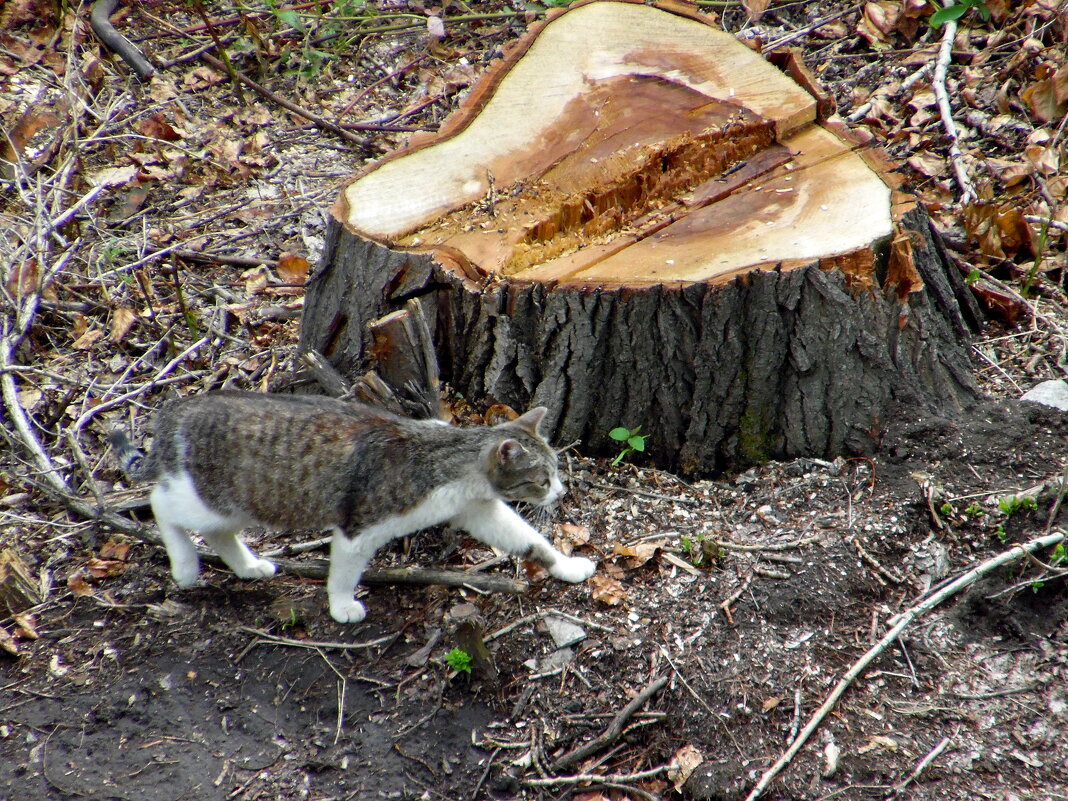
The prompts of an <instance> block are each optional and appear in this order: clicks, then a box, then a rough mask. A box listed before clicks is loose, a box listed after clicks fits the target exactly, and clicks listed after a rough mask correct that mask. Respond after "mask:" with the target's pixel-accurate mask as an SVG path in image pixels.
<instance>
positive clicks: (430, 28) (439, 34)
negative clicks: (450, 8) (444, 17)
mask: <svg viewBox="0 0 1068 801" xmlns="http://www.w3.org/2000/svg"><path fill="white" fill-rule="evenodd" d="M426 32H427V33H428V34H430V36H431V37H432V38H434V39H438V40H441V39H444V38H445V23H444V22H442V21H441V17H436V16H430V17H427V18H426Z"/></svg>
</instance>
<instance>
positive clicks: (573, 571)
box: [451, 501, 597, 584]
mask: <svg viewBox="0 0 1068 801" xmlns="http://www.w3.org/2000/svg"><path fill="white" fill-rule="evenodd" d="M451 523H452V525H453V526H456V527H457V528H462V529H464V530H465V531H467V532H469V533H470V534H471V535H472V536H473V537H474V538H475V539H477V540H479V541H481V542H484V543H486V544H487V545H491V546H493V547H494V548H499V549H500V550H502V551H507V552H508V553H512V554H515V555H516V556H521V557H523V558H524V559H530V560H531V561H532V562H537V563H538V564H540V565H544V566H545V568H546V569H548V571H549V573H550V574H551V575H552V576H554V577H555V578H558V579H560V580H561V581H568V582H571V583H572V584H577V583H578V582H580V581H585V580H586V579H588V578H589V577H590V576H592V575H593V572H594V570H596V569H597V565H596V564H594V563H593V562H592V561H590V560H589V559H586V558H585V557H582V556H565V555H564V554H562V553H560V552H559V551H558V550H556V548H554V547H553V546H552V543H550V542H549V541H548V540H547V539H545V537H543V536H542V535H541V534H540V533H538V531H537V530H536V529H535V528H534V527H533V526H531V525H530V524H529V523H527V521H526V520H524V519H523V518H522V517H520V516H519V514H518V513H517V512H516V511H515V510H513V509H512V508H511V507H510V506H508V505H507V504H506V503H504V502H503V501H483V502H480V503H476V504H472V505H470V506H468V507H467V508H466V509H465V510H464V511H463V512H461V513H460V514H459V515H457V516H456V517H454V518H453V519H452V521H451Z"/></svg>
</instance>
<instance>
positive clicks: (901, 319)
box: [302, 211, 979, 473]
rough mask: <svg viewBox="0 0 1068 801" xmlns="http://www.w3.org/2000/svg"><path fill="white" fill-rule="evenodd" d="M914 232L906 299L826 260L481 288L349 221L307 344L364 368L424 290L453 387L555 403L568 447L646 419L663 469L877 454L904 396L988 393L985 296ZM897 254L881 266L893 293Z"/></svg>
mask: <svg viewBox="0 0 1068 801" xmlns="http://www.w3.org/2000/svg"><path fill="white" fill-rule="evenodd" d="M901 227H902V231H900V232H899V237H898V238H899V239H900V237H901V236H902V235H908V239H909V241H910V242H911V250H912V253H911V262H912V264H914V265H915V267H916V271H917V272H918V273H919V275H920V277H921V278H922V279H923V282H924V286H923V287H922V288H920V289H919V291H914V292H911V293H908V294H905V295H904V297H903V298H901V297H900V295H899V292H902V293H905V292H907V287H906V289H905V290H899V289H898V288H894V287H890V288H885V289H884V288H879V287H876V288H873V289H866V288H863V287H859V288H858V287H856V286H854V287H852V288H851V287H850V286H849V282H848V279H847V277H846V276H845V275H844V274H843V273H842V272H840V271H837V270H830V271H827V270H824V269H821V267H820V265H819V264H818V263H813V264H812V265H809V266H805V267H800V268H794V269H791V270H788V271H785V272H783V271H779V270H773V271H759V270H758V271H753V272H750V273H748V274H746V275H743V276H740V277H738V278H736V279H734V280H733V281H731V282H730V283H727V284H723V285H710V284H689V285H657V286H651V287H634V288H628V287H621V288H619V287H617V288H609V287H575V286H572V287H569V286H555V287H551V286H546V285H544V284H539V283H518V282H507V281H503V282H494V283H492V284H488V285H486V286H480V285H478V284H476V283H475V282H473V281H471V280H470V279H469V278H467V277H466V276H463V275H462V274H460V273H459V272H458V271H457V270H456V269H455V267H452V268H451V269H449V268H446V267H444V266H442V265H438V264H436V263H435V262H434V261H433V260H432V259H431V257H429V256H427V255H422V254H410V253H403V252H395V251H391V250H390V249H388V248H386V247H383V246H380V245H377V244H374V243H371V242H368V241H364V240H360V239H359V238H357V237H355V236H353V235H352V234H350V233H348V232H347V231H345V230H344V229H343V228H342V226H341V225H340V224H338V223H336V222H335V223H332V225H331V235H330V239H329V247H328V249H327V251H326V253H325V255H324V259H323V262H322V265H321V269H320V271H319V273H318V275H317V276H316V278H315V280H314V281H313V282H312V286H311V288H310V289H309V292H308V296H307V299H306V302H305V309H304V328H303V331H302V345H303V346H304V347H306V348H315V349H317V350H320V351H322V352H323V353H325V354H326V355H327V356H328V357H329V358H330V360H331V361H332V363H333V364H334V365H335V366H337V367H338V368H339V369H340V370H341V371H342V372H343V373H348V374H354V371H357V370H360V369H362V366H363V365H364V364H365V362H366V355H367V353H368V345H369V340H368V336H367V333H366V331H365V325H366V324H367V323H368V322H370V321H371V320H374V319H376V318H378V317H380V316H381V315H383V314H385V313H387V312H389V311H391V310H393V309H396V308H399V307H401V306H402V305H403V302H404V300H405V299H407V298H409V297H413V296H423V305H424V309H425V310H426V311H427V313H428V315H429V316H430V317H431V318H432V319H431V328H432V329H433V331H434V340H435V343H436V349H437V355H438V359H439V362H440V367H441V373H442V379H443V380H444V381H446V382H448V383H449V384H451V385H452V386H453V387H454V388H455V389H457V390H459V391H460V392H462V393H463V394H464V395H465V396H466V397H467V398H469V399H472V400H475V401H484V402H486V403H489V402H500V403H506V404H508V405H510V406H512V407H514V408H516V409H520V410H521V409H525V408H527V407H529V406H534V405H544V406H547V407H548V408H549V413H548V415H547V416H546V419H545V423H544V424H543V430H545V431H546V432H548V433H549V434H550V435H551V436H552V437H553V438H554V439H555V440H557V441H560V442H568V441H572V440H581V441H582V442H583V443H584V444H585V446H586V447H587V448H588V449H589V450H592V451H594V452H600V453H605V454H608V453H612V452H615V451H617V450H618V443H616V442H614V441H613V440H611V439H610V438H609V437H608V432H609V431H610V430H611V429H612V428H615V427H617V426H620V425H622V426H627V427H634V426H637V425H639V424H640V425H641V426H642V432H643V433H646V434H649V439H648V441H647V448H648V453H649V455H650V456H651V457H652V458H653V459H654V460H655V462H656V463H657V464H659V465H661V466H663V467H666V468H669V469H679V470H682V471H684V472H687V473H697V472H708V471H712V470H716V469H721V468H723V467H726V466H728V465H734V466H739V465H745V464H751V463H755V462H759V461H762V460H765V459H769V458H780V459H781V458H791V457H796V456H805V455H807V456H819V457H834V456H837V455H840V454H846V455H855V454H866V453H870V452H872V451H873V450H874V449H875V447H876V446H877V445H878V442H879V437H880V434H881V431H882V429H883V426H884V425H885V423H886V421H887V417H888V415H889V413H890V410H891V408H892V407H893V406H894V404H897V403H903V404H907V405H912V406H917V407H919V408H921V409H924V410H930V411H934V412H938V413H941V414H952V413H953V412H955V411H956V410H959V409H961V408H963V407H965V406H967V405H968V404H969V403H971V402H972V401H973V400H975V399H976V398H977V397H978V389H977V387H976V384H975V382H974V380H973V378H972V376H971V372H970V365H969V359H968V355H967V339H968V334H969V331H970V329H971V328H973V327H974V326H975V324H976V321H977V320H978V318H979V314H978V311H977V309H976V307H975V305H974V301H973V300H972V299H971V295H970V293H969V292H968V289H967V287H965V286H964V285H963V283H962V282H961V280H960V276H959V274H958V272H957V271H956V270H955V268H954V267H953V266H952V265H951V264H950V263H949V262H948V260H947V258H946V255H945V252H944V250H943V249H942V248H941V246H940V243H939V242H938V241H937V239H936V238H935V237H934V236H933V235H932V233H931V230H930V228H929V223H928V220H927V218H926V216H925V215H924V214H923V213H922V212H921V211H913V212H910V213H909V214H907V215H905V217H904V218H903V220H902V222H901ZM889 249H890V248H889V246H887V247H884V248H882V250H883V251H887V252H883V253H880V254H879V255H878V257H877V259H879V260H881V262H880V263H879V264H877V271H876V272H877V275H878V276H879V278H880V281H884V282H885V283H886V284H890V283H891V282H890V281H889V280H887V276H888V275H889V273H890V272H891V270H890V268H889V267H888V266H887V262H888V260H889V258H890V257H889V253H888V251H889Z"/></svg>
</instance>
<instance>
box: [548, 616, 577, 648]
mask: <svg viewBox="0 0 1068 801" xmlns="http://www.w3.org/2000/svg"><path fill="white" fill-rule="evenodd" d="M545 628H546V629H548V631H549V636H550V637H552V638H553V642H554V643H556V647H557V648H566V647H567V646H569V645H574V644H575V643H577V642H582V641H583V640H584V639H586V630H585V629H584V628H582V626H579V625H576V624H574V623H572V622H571V621H570V620H565V619H564V618H562V617H555V616H553V615H548V616H546V618H545Z"/></svg>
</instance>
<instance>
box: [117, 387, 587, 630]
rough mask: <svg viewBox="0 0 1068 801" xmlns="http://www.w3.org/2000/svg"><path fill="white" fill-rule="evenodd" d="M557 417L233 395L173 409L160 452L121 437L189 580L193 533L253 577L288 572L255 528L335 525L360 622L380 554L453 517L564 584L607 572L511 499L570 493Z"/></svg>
mask: <svg viewBox="0 0 1068 801" xmlns="http://www.w3.org/2000/svg"><path fill="white" fill-rule="evenodd" d="M545 413H546V409H545V408H544V407H537V408H534V409H531V410H530V411H528V412H527V413H526V414H524V415H522V416H520V417H518V418H517V419H515V420H512V421H510V422H504V423H501V424H499V425H496V426H475V427H469V428H466V427H465V428H458V427H455V426H450V425H447V424H445V423H444V422H442V421H440V420H411V419H407V418H404V417H400V416H397V415H394V414H391V413H389V412H386V411H383V410H380V409H376V408H374V407H370V406H365V405H363V404H359V403H352V402H343V401H339V400H335V399H332V398H326V397H319V396H301V395H269V394H259V393H254V392H236V391H220V392H208V393H204V394H201V395H196V396H192V397H189V398H185V399H182V400H179V401H175V402H173V403H170V404H168V405H165V406H164V407H163V408H162V409H161V410H160V412H159V413H158V415H157V417H156V422H155V430H154V434H153V439H152V446H151V449H150V451H149V453H148V455H147V456H146V455H145V454H144V453H142V452H141V451H139V450H138V449H137V448H135V447H134V446H133V445H132V444H131V443H130V440H129V439H128V438H127V436H126V434H125V432H123V431H122V430H115V431H113V432H112V433H111V434H110V436H109V439H110V441H111V444H112V447H113V449H114V451H115V453H116V455H117V457H118V459H119V461H120V464H121V465H122V468H123V470H124V471H125V472H126V474H127V475H128V476H129V477H130V478H131V479H132V480H139V481H155V482H156V484H155V488H154V489H153V490H152V493H151V496H150V499H151V504H152V513H153V515H154V516H155V518H156V524H157V525H158V526H159V531H160V535H161V537H162V539H163V543H164V545H165V546H166V549H167V555H168V556H169V558H170V565H171V574H172V575H173V577H174V580H175V582H176V583H177V584H178V586H179V587H188V586H190V585H192V584H194V583H195V582H196V581H197V578H198V576H199V575H200V559H199V557H198V555H197V552H196V548H195V547H194V545H193V542H192V541H191V540H190V538H189V533H190V532H195V533H198V534H200V535H201V536H203V537H204V539H205V541H206V542H207V543H208V544H209V545H210V546H211V547H212V548H214V549H215V551H216V553H218V554H219V556H220V557H221V558H222V560H223V561H224V562H225V563H226V564H227V565H228V566H229V567H230V569H231V570H233V571H234V573H236V574H237V575H238V576H240V577H241V578H246V579H252V578H268V577H270V576H272V575H274V572H275V566H274V564H273V563H271V562H270V561H268V560H267V559H263V558H260V557H259V556H257V555H256V554H255V553H253V552H252V551H251V550H250V549H249V548H248V546H247V545H245V544H244V543H243V542H242V541H241V539H240V537H239V533H240V531H241V530H242V529H243V528H245V527H247V526H250V525H256V524H259V525H263V526H265V527H268V528H272V529H295V528H298V529H330V530H332V532H333V541H332V544H331V552H330V570H329V573H328V576H327V582H326V589H327V596H328V599H329V605H330V615H331V616H332V617H333V618H334V620H336V621H338V622H339V623H359V622H360V621H362V620H363V619H364V618H365V616H366V614H367V610H366V608H365V607H364V605H363V604H362V603H361V602H359V601H357V600H355V598H354V597H353V596H354V593H355V590H356V585H357V584H358V583H359V581H360V577H361V576H362V575H363V572H364V569H365V568H366V567H367V563H368V561H370V559H371V557H372V556H373V555H374V553H375V552H376V551H377V550H378V549H379V548H381V547H382V546H383V545H385V544H386V543H387V542H389V541H391V540H394V539H396V538H398V537H403V536H405V535H406V534H411V533H413V532H415V531H418V530H420V529H424V528H427V527H429V526H434V525H437V524H439V523H449V524H450V525H452V526H455V527H457V528H461V529H464V530H466V531H467V532H469V533H470V534H471V535H473V536H474V537H475V538H476V539H478V540H480V541H481V542H484V543H486V544H487V545H491V546H493V547H495V548H499V549H501V550H503V551H507V552H509V553H512V554H516V555H518V556H522V557H524V558H526V559H530V560H532V561H534V562H537V563H539V564H541V565H543V566H545V567H546V568H547V569H548V571H549V573H550V575H552V576H554V577H555V578H558V579H561V580H563V581H568V582H572V583H577V582H581V581H584V580H586V579H587V578H589V577H590V576H591V575H592V574H593V572H594V570H595V564H594V563H593V562H592V561H591V560H589V559H586V558H584V557H577V556H574V557H569V556H565V555H564V554H562V553H560V552H559V551H558V550H556V549H555V548H554V547H553V546H552V545H551V544H550V543H549V541H548V540H546V539H545V537H543V536H542V535H541V534H539V533H538V532H537V531H536V530H535V529H534V528H533V527H532V526H530V525H529V524H528V523H527V522H526V521H524V520H523V518H522V517H520V516H519V515H518V514H517V513H516V512H515V511H514V510H513V509H512V508H511V507H509V506H508V505H507V502H509V501H523V502H525V503H529V504H534V505H548V504H551V503H553V502H554V501H556V499H557V498H559V497H560V495H561V494H562V493H563V485H562V484H561V482H560V478H559V476H558V475H557V467H556V453H555V452H554V451H553V450H552V448H550V447H549V445H548V443H547V442H546V441H545V440H544V439H543V438H542V436H541V435H540V434H539V433H538V425H539V424H540V423H541V421H542V419H543V418H544V416H545Z"/></svg>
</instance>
